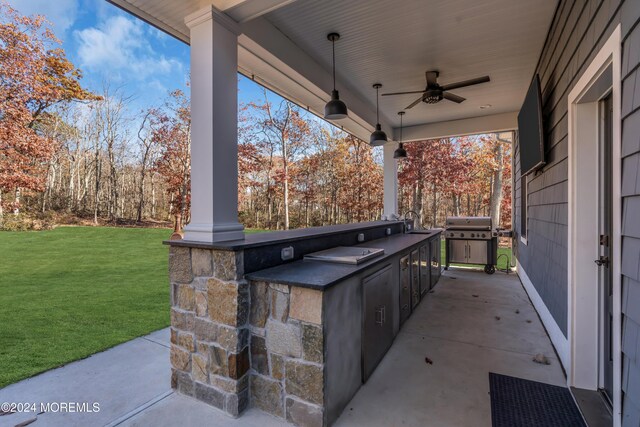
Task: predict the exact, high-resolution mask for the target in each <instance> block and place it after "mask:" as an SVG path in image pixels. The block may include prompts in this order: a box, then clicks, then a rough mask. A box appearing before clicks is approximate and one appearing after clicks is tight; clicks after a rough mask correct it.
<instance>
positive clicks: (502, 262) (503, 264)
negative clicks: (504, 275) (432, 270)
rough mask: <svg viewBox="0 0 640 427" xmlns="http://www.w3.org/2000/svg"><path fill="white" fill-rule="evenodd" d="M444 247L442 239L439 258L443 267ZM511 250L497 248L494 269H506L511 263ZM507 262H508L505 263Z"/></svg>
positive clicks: (482, 266) (471, 265) (465, 265)
mask: <svg viewBox="0 0 640 427" xmlns="http://www.w3.org/2000/svg"><path fill="white" fill-rule="evenodd" d="M445 253H446V250H445V245H444V238H443V239H442V245H441V253H440V254H441V256H442V265H443V266H444V264H445V260H446V258H445ZM502 254H505V255H506V256H502V257H501V256H500V255H502ZM511 256H512V255H511V248H498V264H497V266H496V268H497V269H498V270H504V269H506V268H507V265H508V262H510V261H511ZM507 260H508V261H507ZM451 265H452V266H456V265H460V266H463V267H474V266H475V267H477V268H484V265H474V264H451Z"/></svg>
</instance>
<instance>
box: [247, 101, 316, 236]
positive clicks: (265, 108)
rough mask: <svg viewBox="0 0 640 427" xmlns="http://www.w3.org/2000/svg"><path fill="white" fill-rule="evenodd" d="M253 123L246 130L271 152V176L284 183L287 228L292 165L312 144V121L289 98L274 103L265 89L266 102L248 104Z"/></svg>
mask: <svg viewBox="0 0 640 427" xmlns="http://www.w3.org/2000/svg"><path fill="white" fill-rule="evenodd" d="M249 110H250V112H251V114H252V118H253V124H252V125H251V126H250V129H248V130H247V133H248V134H249V135H251V138H253V139H254V140H255V143H256V145H257V146H258V147H259V148H261V149H262V150H263V151H264V152H266V153H268V156H269V164H268V167H269V169H272V168H273V169H275V173H276V175H275V176H273V177H272V176H271V175H269V176H268V179H269V180H271V179H272V178H274V180H275V181H276V182H277V183H279V184H280V185H281V186H282V201H283V208H284V229H285V230H288V229H289V226H290V215H289V210H290V194H289V193H290V186H291V181H292V175H291V172H292V166H293V164H294V162H295V161H296V160H297V159H298V157H299V156H300V155H301V154H302V153H303V152H304V150H305V149H306V148H307V147H308V146H309V143H310V141H311V129H310V122H309V121H308V120H305V118H303V117H302V114H301V111H300V109H299V108H298V107H297V106H295V105H294V104H292V103H291V102H289V101H287V100H284V99H283V100H282V101H281V102H280V103H278V104H276V105H274V104H273V103H271V102H270V101H269V99H268V97H267V92H266V89H265V90H264V102H263V103H261V104H257V103H251V104H249Z"/></svg>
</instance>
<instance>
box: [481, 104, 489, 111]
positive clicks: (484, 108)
mask: <svg viewBox="0 0 640 427" xmlns="http://www.w3.org/2000/svg"><path fill="white" fill-rule="evenodd" d="M487 108H491V104H484V105H481V106H480V109H481V110H486V109H487Z"/></svg>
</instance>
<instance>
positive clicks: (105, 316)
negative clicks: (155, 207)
mask: <svg viewBox="0 0 640 427" xmlns="http://www.w3.org/2000/svg"><path fill="white" fill-rule="evenodd" d="M169 234H170V230H166V229H134V228H109V227H60V228H57V229H55V230H51V231H40V232H0V337H1V338H0V339H1V344H0V367H2V369H0V387H4V386H6V385H8V384H11V383H13V382H16V381H18V380H21V379H24V378H27V377H30V376H33V375H35V374H37V373H40V372H43V371H46V370H48V369H51V368H55V367H58V366H61V365H64V364H66V363H69V362H71V361H73V360H77V359H81V358H84V357H87V356H89V355H91V354H93V353H96V352H99V351H102V350H105V349H107V348H109V347H112V346H114V345H117V344H120V343H122V342H125V341H128V340H130V339H133V338H135V337H138V336H141V335H145V334H147V333H149V332H152V331H154V330H157V329H161V328H163V327H166V326H168V325H169V287H168V279H167V252H168V249H167V247H166V246H163V245H162V240H163V239H166V238H168V236H169Z"/></svg>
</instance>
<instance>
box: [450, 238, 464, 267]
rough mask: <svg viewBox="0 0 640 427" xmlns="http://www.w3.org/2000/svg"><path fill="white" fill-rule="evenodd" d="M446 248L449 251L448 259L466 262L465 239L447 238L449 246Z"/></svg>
mask: <svg viewBox="0 0 640 427" xmlns="http://www.w3.org/2000/svg"><path fill="white" fill-rule="evenodd" d="M447 250H449V251H451V254H450V255H449V261H451V262H454V263H455V262H459V263H465V262H467V241H466V240H449V247H448V248H447Z"/></svg>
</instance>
